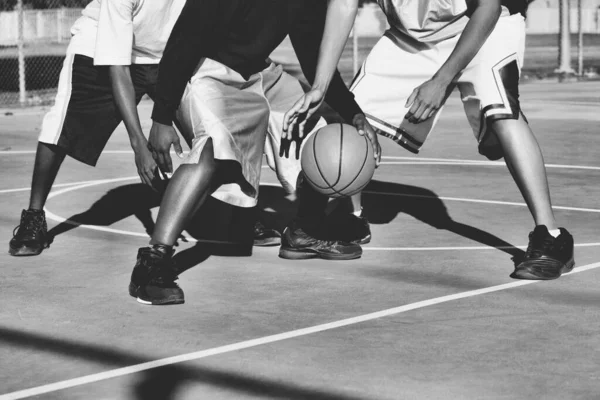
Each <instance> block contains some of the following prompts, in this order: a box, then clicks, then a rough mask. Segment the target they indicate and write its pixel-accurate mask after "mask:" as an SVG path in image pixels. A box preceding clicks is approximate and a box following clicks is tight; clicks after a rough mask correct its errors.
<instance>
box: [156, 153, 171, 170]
mask: <svg viewBox="0 0 600 400" xmlns="http://www.w3.org/2000/svg"><path fill="white" fill-rule="evenodd" d="M155 160H156V163H157V164H158V167H159V168H160V170H161V171H162V172H164V173H171V172H173V163H172V161H171V155H170V154H169V151H168V150H167V151H157V152H156V158H155Z"/></svg>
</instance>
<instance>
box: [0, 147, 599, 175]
mask: <svg viewBox="0 0 600 400" xmlns="http://www.w3.org/2000/svg"><path fill="white" fill-rule="evenodd" d="M35 152H36V150H0V155H11V154H35ZM102 154H133V150H104V151H103V152H102ZM171 154H175V153H174V152H171ZM381 158H382V159H386V160H404V161H410V162H413V163H414V164H415V165H418V164H425V165H451V164H452V165H453V164H458V165H486V166H499V167H500V166H505V165H506V164H505V163H504V162H502V161H488V160H461V159H453V158H431V157H419V156H415V157H399V156H382V157H381ZM432 161H435V162H439V164H436V163H430V162H432ZM446 163H448V164H446ZM382 164H386V165H404V163H397V162H390V161H384V162H382ZM545 165H546V168H560V169H585V170H591V171H600V167H594V166H589V165H567V164H545ZM263 168H264V166H263Z"/></svg>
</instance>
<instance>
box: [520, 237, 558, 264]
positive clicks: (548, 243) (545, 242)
mask: <svg viewBox="0 0 600 400" xmlns="http://www.w3.org/2000/svg"><path fill="white" fill-rule="evenodd" d="M553 245H554V239H553V238H550V237H543V238H541V237H535V236H534V235H533V234H531V235H529V246H527V251H526V252H525V257H528V258H529V257H540V256H542V255H543V253H544V251H547V250H551V249H552V247H553Z"/></svg>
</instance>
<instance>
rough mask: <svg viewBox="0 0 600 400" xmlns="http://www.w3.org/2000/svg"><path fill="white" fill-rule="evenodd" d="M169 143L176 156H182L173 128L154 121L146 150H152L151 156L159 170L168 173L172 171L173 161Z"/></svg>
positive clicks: (177, 137)
mask: <svg viewBox="0 0 600 400" xmlns="http://www.w3.org/2000/svg"><path fill="white" fill-rule="evenodd" d="M171 145H172V146H173V148H174V149H175V153H177V156H178V157H179V158H183V149H182V148H181V143H180V142H179V136H178V135H177V132H175V128H173V127H172V126H169V125H163V124H161V123H158V122H154V123H153V124H152V129H150V137H149V138H148V150H150V151H151V152H152V157H154V161H156V163H157V164H158V167H159V168H160V170H161V171H162V172H165V173H169V174H170V173H172V172H173V162H172V160H171V154H169V152H170V150H171Z"/></svg>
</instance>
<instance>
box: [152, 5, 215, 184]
mask: <svg viewBox="0 0 600 400" xmlns="http://www.w3.org/2000/svg"><path fill="white" fill-rule="evenodd" d="M222 2H223V0H188V1H187V3H186V5H185V6H184V8H183V10H182V11H181V15H180V16H179V19H178V20H177V22H176V23H175V26H174V28H173V31H172V32H171V36H170V37H169V40H168V42H167V46H166V47H165V51H164V53H163V58H162V60H161V62H160V66H159V72H158V84H157V91H156V98H155V100H154V109H153V110H152V119H153V121H154V123H153V124H152V128H151V130H150V138H149V140H148V148H149V149H150V150H151V151H152V155H153V156H154V159H155V160H156V162H157V163H158V165H159V167H160V169H161V170H162V171H163V172H166V173H171V172H172V171H173V164H172V161H171V155H170V154H169V152H170V149H171V146H173V147H174V149H175V152H176V153H177V155H178V156H179V157H182V148H181V144H180V141H179V136H178V135H177V132H175V128H173V119H174V117H175V111H176V110H177V107H179V103H180V101H181V97H182V96H183V92H184V90H185V86H186V85H187V83H188V81H189V80H190V78H191V77H192V74H193V73H194V69H195V68H196V67H197V66H198V63H199V62H200V60H201V59H202V58H203V57H207V56H209V55H210V54H211V51H212V49H213V48H214V46H215V45H216V39H215V38H216V37H218V35H219V31H220V28H222V26H219V23H218V22H217V21H218V20H220V19H222V18H220V17H219V16H220V12H221V10H220V4H221V3H222Z"/></svg>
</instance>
